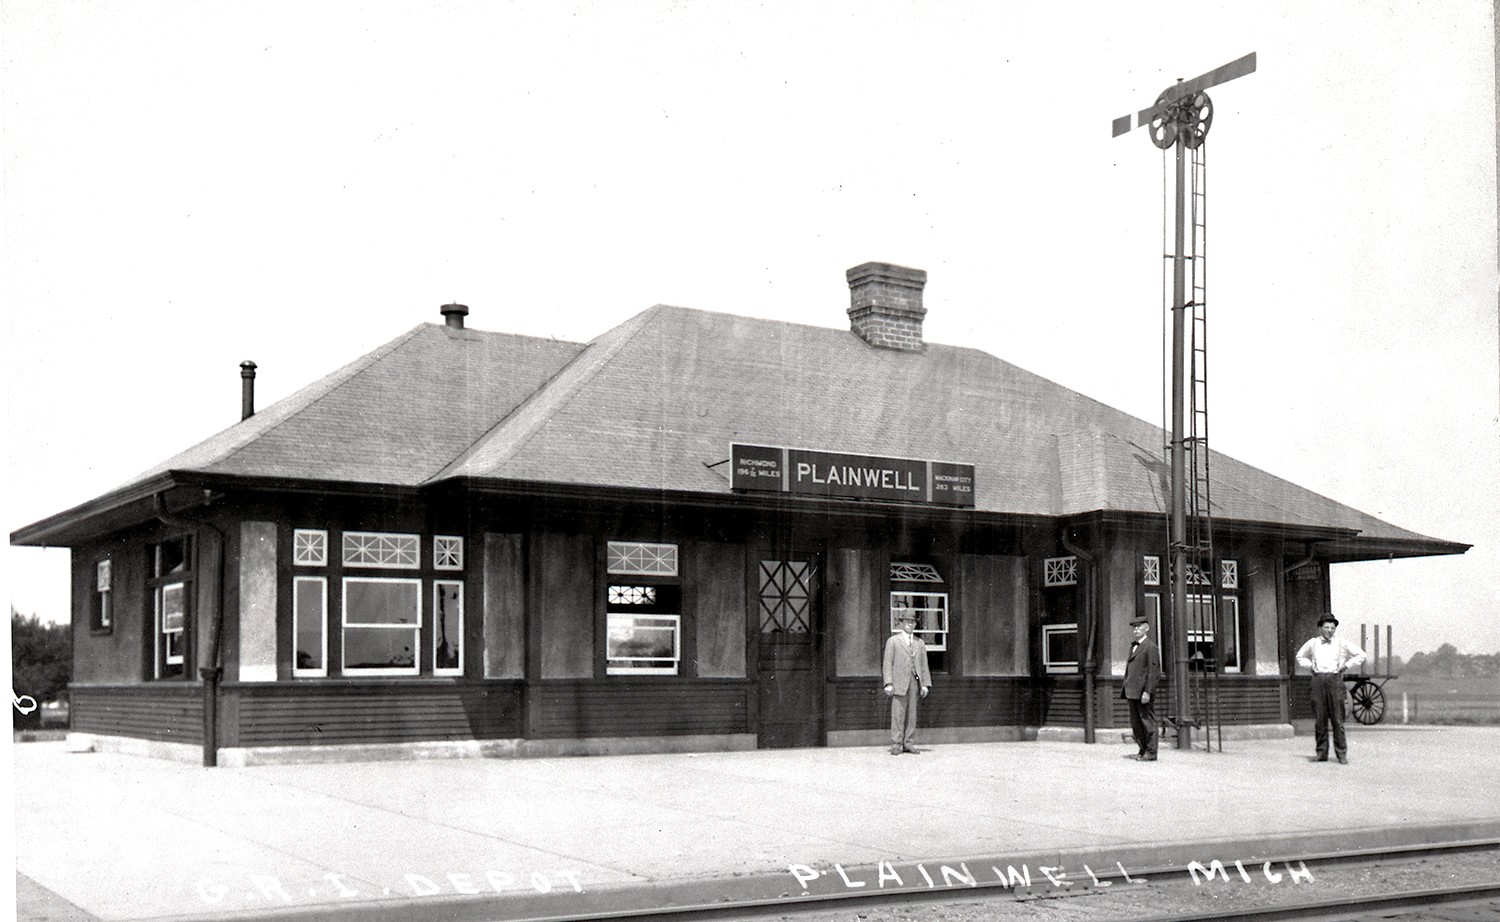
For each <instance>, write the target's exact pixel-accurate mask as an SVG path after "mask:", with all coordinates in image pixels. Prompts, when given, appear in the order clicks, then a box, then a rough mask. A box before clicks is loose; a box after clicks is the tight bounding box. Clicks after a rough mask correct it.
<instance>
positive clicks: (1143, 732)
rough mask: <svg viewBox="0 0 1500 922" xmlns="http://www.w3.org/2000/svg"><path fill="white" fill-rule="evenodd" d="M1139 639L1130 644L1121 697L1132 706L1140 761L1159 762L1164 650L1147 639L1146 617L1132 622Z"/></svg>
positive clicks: (1131, 714) (1132, 727)
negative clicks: (1159, 688) (1158, 706)
mask: <svg viewBox="0 0 1500 922" xmlns="http://www.w3.org/2000/svg"><path fill="white" fill-rule="evenodd" d="M1130 629H1131V630H1132V631H1134V632H1135V640H1134V641H1133V642H1132V643H1131V644H1130V659H1129V660H1127V661H1126V662H1125V684H1124V686H1122V687H1121V688H1120V697H1121V698H1124V699H1125V700H1126V701H1127V702H1129V704H1130V735H1131V736H1134V737H1135V744H1136V746H1137V747H1139V748H1140V752H1139V753H1138V754H1137V755H1136V756H1135V758H1136V760H1137V761H1141V762H1155V761H1156V737H1157V731H1156V703H1155V702H1156V685H1157V683H1158V682H1160V681H1161V651H1160V650H1158V649H1156V644H1154V643H1152V642H1151V639H1150V638H1148V637H1147V636H1146V634H1147V633H1149V632H1150V630H1151V622H1149V621H1147V620H1146V619H1144V618H1141V619H1139V620H1136V621H1132V622H1130Z"/></svg>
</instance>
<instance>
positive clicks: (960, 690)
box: [829, 676, 1036, 730]
mask: <svg viewBox="0 0 1500 922" xmlns="http://www.w3.org/2000/svg"><path fill="white" fill-rule="evenodd" d="M1028 681H1029V680H1027V679H1024V678H1020V679H1018V678H1012V677H983V676H942V677H939V678H935V679H934V680H933V682H934V684H933V686H932V691H931V692H930V693H929V694H928V696H927V697H926V698H925V699H923V701H922V704H921V705H920V707H919V709H918V717H919V720H920V722H921V724H922V726H924V727H1019V726H1034V725H1035V720H1036V715H1035V709H1034V707H1032V706H1031V705H1030V703H1029V702H1030V701H1031V699H1032V696H1031V695H1030V693H1029V691H1028V688H1027V682H1028ZM829 684H830V685H831V686H832V688H831V689H830V694H831V697H832V699H833V719H832V721H831V722H830V725H829V729H830V730H876V729H880V728H882V727H889V726H890V723H891V705H890V700H891V699H889V698H887V697H886V696H885V692H884V690H883V689H882V688H881V687H880V683H879V680H878V679H857V680H836V681H834V682H831V683H829Z"/></svg>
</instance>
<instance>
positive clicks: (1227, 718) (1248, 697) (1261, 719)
mask: <svg viewBox="0 0 1500 922" xmlns="http://www.w3.org/2000/svg"><path fill="white" fill-rule="evenodd" d="M1120 684H1121V681H1120V679H1118V678H1115V679H1110V680H1109V688H1108V690H1107V691H1106V695H1107V696H1108V698H1109V701H1110V713H1111V717H1112V718H1113V720H1114V725H1115V726H1117V727H1129V726H1130V706H1129V705H1128V704H1127V703H1126V702H1125V699H1124V698H1121V697H1120ZM1193 693H1194V694H1199V695H1201V696H1202V697H1200V698H1199V701H1201V702H1206V703H1208V704H1212V702H1213V691H1212V686H1196V685H1195V686H1194V687H1193ZM1303 697H1304V698H1305V697H1306V695H1304V696H1303ZM1218 700H1219V722H1220V723H1221V724H1226V725H1227V724H1274V723H1281V722H1282V718H1281V679H1280V678H1278V677H1276V676H1267V677H1259V676H1223V677H1221V678H1220V679H1219V687H1218ZM1156 701H1157V705H1156V713H1157V715H1158V716H1160V717H1165V716H1166V715H1167V714H1170V713H1175V712H1176V709H1177V701H1176V698H1175V696H1174V695H1173V694H1172V685H1171V683H1170V682H1163V683H1162V684H1161V687H1160V688H1159V689H1158V690H1157V695H1156ZM1294 710H1295V709H1294Z"/></svg>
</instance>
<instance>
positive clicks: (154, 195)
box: [0, 0, 1500, 656]
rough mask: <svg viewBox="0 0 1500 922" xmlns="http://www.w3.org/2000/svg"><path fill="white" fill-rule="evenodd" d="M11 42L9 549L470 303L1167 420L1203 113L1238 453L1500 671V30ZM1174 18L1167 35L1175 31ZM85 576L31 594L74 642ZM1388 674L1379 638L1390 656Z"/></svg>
mask: <svg viewBox="0 0 1500 922" xmlns="http://www.w3.org/2000/svg"><path fill="white" fill-rule="evenodd" d="M1180 9H1181V8H1180V6H1178V5H1176V4H1165V5H1155V4H1141V3H1110V4H1105V3H1099V4H1092V3H1071V4H1066V5H1062V4H1035V3H1026V4H1021V3H993V2H980V0H973V2H957V0H955V2H924V0H907V2H889V0H865V2H858V3H820V4H805V3H777V2H766V3H758V4H746V3H728V2H699V3H674V2H646V0H636V2H631V0H625V2H611V3H602V2H601V3H587V2H573V3H566V2H536V3H532V2H519V3H494V2H486V3H478V2H475V3H459V2H453V3H422V4H383V3H346V2H339V0H331V2H320V3H317V4H305V3H300V2H297V3H291V2H288V3H274V2H256V3H244V2H234V3H225V2H214V0H209V2H191V3H175V2H160V0H142V2H132V3H129V4H106V3H98V2H78V0H54V2H47V3H41V2H15V0H0V85H3V86H4V87H5V88H6V92H5V93H4V94H3V97H0V157H3V163H0V178H3V186H0V194H3V199H0V207H3V234H4V239H3V249H0V286H3V287H0V292H3V304H4V311H5V342H4V365H5V375H4V379H5V385H4V386H5V388H6V414H7V416H6V428H5V434H6V436H7V438H6V440H5V441H6V446H7V458H6V463H7V465H8V472H7V476H6V478H5V486H4V497H3V507H0V511H3V520H4V523H5V529H6V531H7V532H9V531H14V530H15V529H17V528H20V527H22V526H24V525H27V524H30V523H32V522H35V521H37V520H39V519H42V518H44V517H47V516H49V515H52V514H54V513H57V512H60V511H62V510H65V509H67V508H70V507H72V506H74V505H76V504H78V503H81V502H84V501H86V500H89V499H91V498H93V497H95V496H98V495H100V494H102V493H104V492H106V491H108V490H110V489H111V488H113V487H115V486H117V485H119V484H120V483H122V482H124V481H126V480H128V479H129V478H131V477H132V476H133V475H135V474H137V473H138V472H140V471H142V470H144V469H146V468H148V467H150V466H152V465H153V464H155V463H156V462H158V461H160V460H163V459H165V458H166V457H168V456H170V455H172V454H174V453H176V452H177V451H179V450H181V449H183V448H186V447H188V446H189V445H192V444H194V443H196V442H198V441H200V440H201V439H203V438H205V437H207V436H209V435H211V434H213V433H214V432H217V431H219V430H220V429H222V428H224V427H226V426H228V425H231V424H232V423H234V422H236V421H237V420H238V419H239V408H240V378H239V364H240V362H242V361H244V360H246V359H250V360H253V361H255V362H256V363H257V364H258V365H259V377H258V380H257V403H258V405H259V406H261V407H262V408H264V407H265V406H268V405H269V404H270V403H271V402H272V401H274V400H276V399H277V398H279V397H282V396H285V395H287V394H289V393H291V392H292V391H294V390H296V389H297V388H299V387H301V386H302V385H304V384H307V383H309V382H311V381H313V380H316V379H317V378H319V377H321V376H323V375H325V374H327V373H328V372H330V371H332V370H334V369H335V368H337V367H339V366H341V365H343V364H345V363H346V362H348V361H350V360H352V359H354V358H356V357H357V356H359V355H361V354H363V353H365V352H366V351H368V350H370V349H373V348H375V347H376V346H378V345H380V344H382V343H384V342H386V341H388V340H390V339H392V338H394V337H395V336H397V335H399V334H401V333H403V332H405V331H406V330H408V329H410V328H411V327H413V326H415V325H416V324H418V323H438V322H441V319H442V318H441V317H440V316H439V314H438V307H439V305H441V304H444V303H447V302H450V301H459V302H462V303H464V304H467V305H468V306H469V308H470V311H471V313H470V315H469V317H468V325H469V326H470V327H474V328H478V329H484V330H497V331H505V332H512V333H521V334H528V335H536V336H552V337H557V338H559V339H567V340H573V341H580V342H583V341H588V340H589V339H592V338H593V337H595V336H597V335H599V334H600V333H603V332H604V331H606V330H607V329H609V328H610V327H613V326H614V325H616V324H618V323H620V322H621V321H623V320H625V319H627V318H629V317H631V316H633V315H635V314H636V313H638V312H640V311H642V310H644V309H646V308H648V307H650V306H651V305H653V304H657V303H666V304H676V305H682V306H687V307H694V308H703V309H708V310H715V311H724V312H729V313H737V314H745V315H750V316H756V317H766V318H773V319H778V320H786V321H795V322H798V323H807V324H813V325H818V326H827V327H835V328H846V327H847V318H846V316H845V309H846V308H847V306H848V289H847V284H846V282H845V279H844V270H845V269H847V268H849V267H851V266H854V265H857V264H860V263H863V262H866V261H871V260H877V261H884V262H893V263H897V264H900V265H905V266H912V267H916V268H921V269H925V270H927V272H928V274H929V281H928V285H927V290H926V306H927V308H928V315H927V320H926V329H925V332H926V338H927V339H928V340H929V341H931V342H939V343H950V344H959V345H970V346H975V347H977V348H981V349H984V350H985V351H987V352H990V353H992V354H994V355H996V356H998V357H1000V358H1002V359H1005V360H1007V361H1011V362H1013V363H1015V364H1017V365H1020V366H1022V367H1024V368H1027V369H1029V370H1031V371H1033V372H1036V373H1038V374H1041V375H1043V376H1045V377H1048V378H1050V379H1052V380H1054V381H1057V382H1059V383H1062V384H1064V385H1067V386H1068V387H1071V388H1074V389H1076V390H1079V391H1081V392H1083V393H1085V394H1087V395H1089V396H1091V397H1094V398H1096V399H1098V400H1101V401H1103V402H1104V403H1107V404H1110V405H1112V406H1115V407H1118V408H1120V409H1123V410H1126V411H1128V412H1130V413H1133V414H1135V415H1137V416H1139V417H1141V418H1144V419H1147V420H1150V421H1153V422H1160V421H1161V419H1162V410H1161V408H1162V393H1163V389H1162V367H1161V337H1162V318H1163V308H1162V285H1161V254H1162V251H1163V250H1162V195H1163V182H1162V181H1163V158H1162V154H1161V152H1160V151H1158V150H1157V149H1156V148H1155V147H1153V146H1152V145H1151V144H1150V143H1149V141H1148V139H1147V138H1146V136H1145V132H1144V131H1136V132H1133V133H1132V134H1130V135H1127V136H1124V137H1120V138H1114V137H1111V134H1110V130H1109V129H1110V122H1111V121H1112V120H1113V119H1114V118H1115V117H1117V116H1120V115H1123V114H1126V113H1129V112H1134V111H1136V110H1138V109H1141V108H1144V107H1145V106H1147V105H1148V104H1150V103H1151V102H1152V101H1153V100H1154V99H1155V98H1156V96H1157V94H1158V93H1159V92H1160V91H1161V90H1163V89H1164V88H1165V87H1167V86H1168V85H1170V84H1171V83H1173V82H1174V81H1175V80H1176V79H1177V78H1191V77H1194V76H1196V75H1198V74H1200V73H1203V72H1205V71H1208V70H1210V69H1212V68H1214V67H1217V66H1219V65H1221V64H1224V63H1227V62H1229V61H1231V60H1234V59H1236V58H1239V57H1241V56H1243V55H1245V54H1247V53H1249V52H1251V51H1254V52H1256V53H1257V55H1258V69H1257V71H1256V72H1255V73H1253V74H1250V75H1248V76H1245V77H1242V78H1239V79H1237V80H1234V81H1232V82H1230V83H1226V84H1224V85H1222V86H1219V87H1217V88H1214V89H1212V90H1210V91H1209V92H1210V95H1211V97H1212V98H1213V100H1214V111H1215V120H1214V123H1213V126H1212V129H1211V131H1210V135H1209V140H1208V145H1207V150H1208V153H1209V156H1208V168H1209V197H1208V202H1209V216H1210V217H1209V247H1208V265H1209V267H1210V270H1209V273H1210V274H1209V279H1210V285H1209V302H1208V303H1209V305H1210V330H1211V339H1210V344H1211V350H1210V357H1211V366H1210V368H1211V374H1210V382H1209V385H1210V400H1211V404H1210V406H1211V426H1212V429H1211V444H1212V446H1213V447H1214V448H1215V449H1216V450H1218V451H1221V452H1224V453H1227V454H1229V455H1232V456H1234V457H1236V458H1238V459H1240V460H1242V461H1245V462H1247V463H1250V464H1253V465H1256V466H1258V467H1261V468H1263V469H1265V470H1267V471H1269V472H1271V473H1273V474H1276V475H1278V476H1281V477H1284V478H1286V479H1289V480H1291V481H1293V482H1295V483H1298V484H1300V485H1302V486H1305V487H1307V488H1309V489H1312V490H1314V491H1316V492H1319V493H1322V494H1324V495H1327V496H1329V497H1332V498H1334V499H1337V500H1339V501H1341V502H1344V503H1346V504H1348V505H1351V506H1354V507H1355V508H1358V509H1361V510H1363V511H1365V512H1368V513H1370V514H1373V515H1375V516H1378V517H1380V518H1382V519H1384V520H1386V521H1388V522H1391V523H1393V524H1395V525H1398V526H1400V527H1402V528H1406V529H1410V530H1412V531H1416V532H1419V533H1422V534H1426V535H1430V536H1434V537H1438V538H1442V539H1446V540H1452V541H1460V542H1465V543H1469V544H1473V545H1474V547H1473V548H1472V549H1471V550H1470V551H1469V552H1468V553H1466V554H1464V555H1462V556H1459V557H1446V558H1429V559H1414V560H1395V561H1381V562H1375V563H1364V564H1355V565H1340V566H1336V567H1335V568H1334V571H1333V574H1334V575H1333V607H1334V610H1335V612H1336V613H1337V614H1338V615H1339V617H1340V618H1341V619H1342V620H1343V622H1344V624H1345V627H1346V630H1351V629H1352V630H1353V631H1355V632H1357V630H1358V627H1357V626H1358V625H1359V624H1361V623H1367V624H1371V625H1382V626H1383V625H1391V626H1392V627H1393V634H1394V639H1395V650H1396V652H1397V653H1398V654H1401V655H1404V656H1409V655H1410V654H1411V653H1413V652H1415V651H1417V650H1431V649H1435V648H1436V646H1437V645H1438V644H1440V643H1444V642H1451V643H1453V644H1455V645H1456V646H1457V647H1458V648H1459V649H1460V650H1462V651H1464V652H1470V653H1480V652H1495V651H1500V583H1497V581H1496V580H1495V579H1494V574H1496V573H1500V487H1497V484H1500V368H1497V365H1500V313H1497V270H1496V265H1497V262H1496V223H1497V218H1496V215H1497V209H1496V181H1495V180H1496V146H1495V145H1496V141H1495V139H1496V127H1495V111H1496V109H1495V85H1496V81H1495V54H1494V44H1493V38H1494V20H1493V11H1492V7H1491V5H1490V3H1489V2H1488V0H1441V2H1430V3H1422V2H1407V3H1401V4H1388V3H1370V2H1317V3H1313V2H1306V3H1257V4H1232V5H1214V4H1207V3H1205V4H1194V5H1193V7H1192V13H1191V15H1182V14H1181V12H1180ZM1174 11H1175V12H1174ZM67 553H68V552H67V551H66V550H61V549H51V550H39V549H31V548H23V549H16V548H12V549H9V550H8V551H7V553H6V555H5V574H4V575H5V579H6V586H5V591H7V592H8V593H9V597H10V601H11V605H12V606H13V607H15V608H17V609H18V610H20V611H21V612H23V613H28V614H30V613H35V614H37V615H38V616H40V617H42V618H44V619H47V620H62V619H66V617H67V606H68V582H67V581H68V577H67V559H68V558H67ZM1382 632H1383V631H1382Z"/></svg>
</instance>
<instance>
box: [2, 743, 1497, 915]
mask: <svg viewBox="0 0 1500 922" xmlns="http://www.w3.org/2000/svg"><path fill="white" fill-rule="evenodd" d="M1312 745H1313V744H1312V740H1311V738H1310V737H1307V736H1299V737H1295V738H1285V737H1282V738H1272V739H1246V740H1229V739H1226V740H1225V749H1226V751H1225V752H1222V753H1219V752H1213V753H1207V752H1204V751H1202V750H1192V751H1180V750H1163V751H1162V753H1161V758H1160V760H1159V761H1157V762H1154V763H1141V762H1135V761H1132V760H1130V759H1129V758H1128V755H1129V754H1130V752H1131V749H1130V747H1124V746H1119V745H1093V746H1085V745H1080V744H1077V743H1070V742H1052V741H1046V740H1039V741H1031V742H995V743H955V744H933V745H931V746H930V747H927V748H926V749H925V751H924V752H922V753H921V754H920V755H902V756H891V755H890V754H888V753H887V752H886V750H885V748H884V747H869V748H830V749H803V750H782V751H746V752H714V753H668V754H650V755H626V756H607V757H582V758H532V759H514V758H471V759H445V760H441V761H428V760H421V761H396V762H358V763H351V764H344V765H337V764H304V765H260V766H247V767H219V768H213V769H205V768H201V767H198V766H193V765H187V764H183V763H180V762H174V761H166V760H159V759H149V758H143V757H140V756H133V755H126V754H119V753H98V752H92V753H79V752H69V751H68V749H67V747H66V745H65V744H64V743H61V742H39V743H25V744H19V745H16V746H15V747H14V749H13V753H14V769H15V802H14V807H15V813H16V842H17V851H16V867H17V871H18V873H19V875H21V877H20V878H18V883H17V887H18V908H19V915H20V918H22V919H26V918H59V919H74V918H76V919H87V918H98V919H111V920H113V919H161V918H167V917H173V918H226V917H235V916H257V915H268V914H283V913H288V912H290V913H292V914H296V915H299V916H300V917H319V916H320V915H321V916H332V915H339V916H348V915H351V914H352V915H360V916H368V917H371V918H390V919H398V918H417V917H429V916H431V915H432V914H433V913H434V911H437V910H439V909H441V914H442V917H444V918H453V919H461V918H528V917H529V918H539V917H562V916H570V915H571V916H587V915H589V914H590V913H597V912H601V911H604V910H606V909H615V908H626V907H636V908H652V907H662V906H666V905H678V904H706V903H713V902H718V901H721V900H724V899H756V900H790V901H795V900H798V899H800V898H802V894H804V893H812V892H830V893H837V892H853V891H858V890H862V889H863V890H868V889H880V888H897V887H901V888H924V889H925V888H938V887H953V888H963V887H969V886H973V885H983V884H989V883H995V882H997V878H998V879H1000V880H1005V881H1006V882H1007V883H1009V884H1012V885H1014V884H1018V883H1021V882H1023V881H1027V880H1029V882H1030V884H1031V885H1032V886H1037V887H1045V886H1055V884H1054V883H1053V881H1054V880H1055V879H1056V878H1057V877H1058V876H1059V874H1061V875H1066V876H1067V879H1068V880H1070V881H1080V882H1085V883H1087V882H1088V881H1089V879H1090V878H1091V877H1095V876H1098V877H1101V878H1103V877H1104V876H1105V874H1106V873H1112V874H1114V875H1116V879H1117V880H1121V881H1123V880H1125V879H1126V878H1121V877H1120V876H1119V875H1121V874H1124V875H1129V874H1131V872H1135V873H1136V874H1137V875H1139V874H1143V873H1145V872H1146V871H1147V870H1148V869H1160V868H1168V867H1176V868H1182V867H1184V866H1186V865H1187V864H1188V863H1189V862H1191V861H1199V862H1202V863H1203V864H1204V865H1210V864H1211V862H1213V861H1215V860H1217V861H1220V862H1222V864H1223V865H1224V866H1226V867H1228V868H1229V874H1230V875H1235V874H1236V873H1237V871H1236V869H1235V866H1234V862H1235V861H1240V862H1241V863H1242V864H1241V866H1242V867H1245V868H1248V869H1249V870H1250V871H1253V872H1255V873H1262V872H1263V873H1265V874H1267V875H1268V879H1269V875H1271V874H1286V873H1288V872H1292V873H1295V871H1296V868H1295V867H1279V868H1278V867H1273V866H1271V865H1263V862H1265V861H1268V860H1272V859H1277V860H1280V859H1284V858H1286V857H1288V856H1306V855H1318V854H1327V853H1331V852H1337V851H1340V850H1343V849H1347V848H1356V847H1361V846H1365V845H1375V844H1387V845H1418V844H1426V843H1434V842H1445V841H1459V840H1478V839H1497V838H1500V808H1497V807H1496V806H1495V803H1497V802H1500V798H1497V797H1496V794H1497V793H1500V760H1497V759H1496V758H1495V757H1494V753H1495V752H1496V751H1497V749H1500V729H1491V728H1448V727H1441V728H1440V727H1394V726H1393V727H1373V728H1366V727H1356V728H1351V730H1350V756H1351V762H1352V764H1350V765H1348V766H1342V765H1338V764H1337V763H1335V762H1328V763H1313V762H1311V761H1309V759H1310V756H1311V754H1312ZM69 913H71V914H69Z"/></svg>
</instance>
